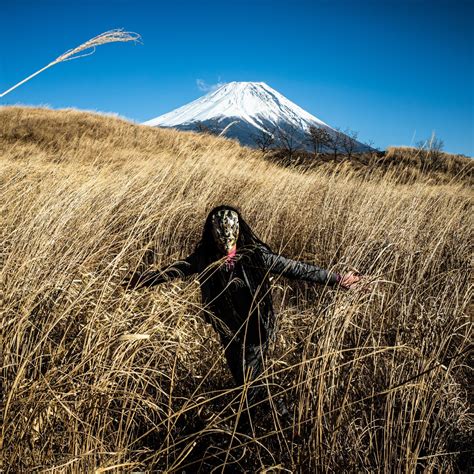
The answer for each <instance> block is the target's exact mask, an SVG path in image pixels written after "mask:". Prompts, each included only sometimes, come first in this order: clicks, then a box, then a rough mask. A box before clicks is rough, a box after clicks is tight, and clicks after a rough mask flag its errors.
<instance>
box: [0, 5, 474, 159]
mask: <svg viewBox="0 0 474 474" xmlns="http://www.w3.org/2000/svg"><path fill="white" fill-rule="evenodd" d="M0 3H1V8H0V25H1V28H0V32H1V33H0V34H1V36H2V37H1V41H0V89H1V91H2V92H3V91H4V90H5V89H7V88H8V87H9V86H11V85H13V84H14V83H15V82H17V81H19V80H21V79H23V78H24V77H25V76H27V75H29V74H30V73H32V72H34V71H35V70H37V69H39V68H40V67H42V66H44V65H46V64H47V63H48V62H50V61H51V60H53V59H55V58H56V57H57V56H59V55H60V54H61V53H63V52H64V51H66V50H68V49H70V48H73V47H75V46H77V45H79V44H80V43H82V42H84V41H86V40H88V39H89V38H91V37H93V36H95V35H97V34H99V33H101V32H104V31H106V30H108V29H112V28H119V27H123V28H125V29H127V30H130V31H136V32H138V33H140V34H141V35H142V38H143V45H136V46H134V45H133V44H130V43H128V44H110V45H105V46H101V47H100V48H98V50H97V52H96V53H95V54H94V55H92V56H90V57H87V58H83V59H79V60H77V61H70V62H67V63H63V64H59V65H57V66H55V67H53V68H52V69H49V70H48V71H46V72H44V73H43V74H41V75H39V76H38V77H36V78H35V79H33V80H32V81H30V82H29V83H27V84H25V85H24V86H22V87H21V88H19V89H17V90H16V91H15V92H13V93H11V94H9V95H7V96H5V97H4V98H3V99H0V104H16V103H22V104H32V105H40V104H44V105H49V106H51V107H54V108H62V107H77V108H81V109H93V110H100V111H109V112H116V113H118V114H120V115H123V116H126V117H128V118H130V119H133V120H136V121H139V122H140V121H144V120H148V119H150V118H153V117H156V116H157V115H161V114H163V113H165V112H168V111H170V110H172V109H174V108H176V107H178V106H181V105H183V104H185V103H187V102H189V101H191V100H193V99H196V98H197V97H199V96H200V95H203V94H204V92H203V91H202V90H200V88H199V87H198V84H197V81H198V80H202V81H205V82H206V83H207V84H209V85H212V84H215V83H217V82H230V81H264V82H266V83H267V84H269V85H270V86H271V87H273V88H275V89H277V90H278V91H279V92H281V93H282V94H283V95H285V96H286V97H288V98H289V99H290V100H292V101H294V102H296V103H297V104H298V105H300V106H302V107H303V108H305V109H306V110H308V111H309V112H311V113H313V114H314V115H316V116H317V117H319V118H320V119H322V120H324V121H325V122H327V123H329V124H330V125H332V126H339V127H341V128H346V127H349V128H351V129H353V130H357V131H359V137H360V138H361V139H362V140H364V141H368V140H373V141H374V143H375V145H377V146H379V147H381V148H385V147H387V146H389V145H410V144H413V143H414V142H416V141H418V140H420V139H422V138H426V137H429V136H430V135H431V133H432V131H435V133H436V135H437V136H439V137H440V138H441V139H443V140H444V142H445V149H446V150H447V151H450V152H454V153H464V154H467V155H470V156H474V139H473V135H474V132H473V130H474V118H473V115H474V111H473V95H474V92H473V89H474V72H473V68H474V66H473V64H474V58H473V45H474V37H473V28H472V21H473V18H474V1H456V0H451V1H441V0H429V1H428V0H424V1H421V0H420V1H416V0H411V1H407V0H404V1H403V0H401V1H395V0H389V1H384V0H378V1H375V0H374V1H359V0H354V1H350V0H347V1H316V0H313V1H303V0H301V1H295V0H293V1H290V0H287V1H285V2H284V1H278V0H273V1H270V0H268V1H264V0H255V1H242V0H234V1H227V2H225V1H224V0H221V1H205V0H200V1H181V2H179V1H174V2H173V1H168V2H160V1H154V2H152V1H140V0H136V1H133V2H132V1H129V0H115V1H105V0H103V1H92V0H80V1H77V2H73V1H67V0H64V1H60V0H56V1H54V0H41V1H40V0H34V1H25V0H1V2H0Z"/></svg>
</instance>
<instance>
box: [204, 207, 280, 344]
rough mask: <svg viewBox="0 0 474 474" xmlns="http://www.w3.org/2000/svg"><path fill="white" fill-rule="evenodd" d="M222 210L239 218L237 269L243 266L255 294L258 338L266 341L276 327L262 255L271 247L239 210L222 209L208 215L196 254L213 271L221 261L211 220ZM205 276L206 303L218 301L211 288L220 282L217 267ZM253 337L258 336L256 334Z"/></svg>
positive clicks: (216, 208) (266, 270) (233, 208)
mask: <svg viewBox="0 0 474 474" xmlns="http://www.w3.org/2000/svg"><path fill="white" fill-rule="evenodd" d="M221 210H230V211H234V212H235V213H237V215H238V218H239V236H238V238H237V255H240V258H239V259H238V262H239V263H238V265H242V266H243V267H244V268H245V278H246V280H247V282H248V284H249V286H250V288H251V289H252V292H253V303H252V304H255V305H256V308H258V311H257V312H258V314H259V316H258V318H259V325H260V329H259V334H260V335H262V337H263V339H266V337H267V336H263V335H264V334H267V332H268V331H271V326H273V317H272V314H273V304H272V297H271V292H270V281H269V278H268V269H267V268H266V265H265V262H264V255H263V252H265V251H267V252H271V249H270V247H269V246H268V245H267V244H265V243H264V242H262V241H261V240H260V239H259V238H258V237H257V236H256V235H255V233H254V232H253V230H252V229H251V227H250V226H249V225H248V224H247V222H246V221H245V219H244V218H243V217H242V215H241V214H240V211H239V210H238V209H236V208H235V207H232V206H228V205H221V206H217V207H214V208H213V209H211V211H210V212H209V214H208V215H207V218H206V221H205V223H204V228H203V231H202V237H201V240H200V242H199V243H198V244H197V247H196V253H199V254H200V255H201V256H202V257H203V258H204V260H205V264H206V266H207V267H208V268H209V269H210V268H212V267H213V265H212V264H213V263H215V262H216V261H218V260H219V259H222V254H221V253H220V252H219V250H218V248H217V245H216V243H215V240H214V237H213V235H212V217H213V215H214V214H215V213H216V212H218V211H221ZM204 273H206V272H204ZM203 276H204V278H203V279H202V282H201V291H202V294H203V301H205V302H206V301H207V300H208V298H209V299H212V298H215V296H213V295H215V291H214V290H213V289H212V287H213V286H214V284H215V279H219V278H220V276H219V272H218V271H216V267H214V271H212V270H211V271H210V273H207V274H205V275H203ZM252 337H257V336H256V335H255V334H254V335H253V336H252ZM259 337H260V336H259Z"/></svg>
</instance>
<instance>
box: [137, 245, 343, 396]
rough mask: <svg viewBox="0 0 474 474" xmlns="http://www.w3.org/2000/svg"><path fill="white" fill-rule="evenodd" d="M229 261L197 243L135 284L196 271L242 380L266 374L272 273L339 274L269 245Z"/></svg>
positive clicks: (330, 278)
mask: <svg viewBox="0 0 474 474" xmlns="http://www.w3.org/2000/svg"><path fill="white" fill-rule="evenodd" d="M256 257H258V258H256ZM225 260H226V258H225V257H220V256H219V255H217V254H216V255H215V256H214V258H210V257H209V255H208V254H206V252H205V251H203V250H202V248H201V247H199V246H198V247H197V249H196V250H195V251H194V252H193V253H192V254H191V255H190V256H189V257H187V258H186V259H185V260H182V261H178V262H175V263H173V264H171V265H168V266H166V267H165V268H163V269H161V270H159V271H148V272H145V273H144V274H142V275H138V276H134V277H133V278H132V279H131V280H130V286H132V287H135V288H139V287H143V286H147V287H150V286H154V285H157V284H159V283H162V282H165V281H168V280H171V279H173V278H179V277H185V276H188V275H191V274H194V273H197V274H198V279H199V283H200V285H201V295H202V303H203V306H204V310H205V315H206V320H207V322H210V323H211V324H212V325H213V327H214V328H215V329H216V331H217V332H218V333H219V335H220V338H221V342H222V344H223V345H224V347H225V354H226V358H227V362H228V365H229V368H230V370H231V372H232V375H233V377H234V380H235V381H236V382H237V383H238V384H242V383H243V382H244V379H245V377H247V379H249V380H254V379H255V378H256V377H257V376H258V375H259V374H260V373H261V371H262V369H263V359H264V355H265V352H266V349H267V347H268V343H269V341H270V339H271V337H272V335H273V328H274V319H275V315H274V310H273V304H272V298H271V293H270V283H269V279H268V274H269V273H274V274H278V275H282V276H284V277H287V278H292V279H299V280H306V281H311V282H314V283H320V284H328V285H330V286H333V285H336V284H337V283H338V281H339V275H338V274H335V273H329V272H327V271H326V270H323V269H321V268H319V267H317V266H314V265H311V264H308V263H303V262H298V261H295V260H291V259H289V258H285V257H283V256H281V255H277V254H274V253H273V252H271V251H270V250H269V248H268V247H266V246H265V245H264V244H256V245H254V246H253V247H252V248H249V249H245V248H244V249H239V250H238V251H237V254H236V256H235V260H234V261H232V262H231V265H228V263H226V262H225ZM255 262H261V263H255ZM256 265H258V266H259V268H257V267H256ZM245 372H247V374H246V375H245ZM252 398H253V397H252Z"/></svg>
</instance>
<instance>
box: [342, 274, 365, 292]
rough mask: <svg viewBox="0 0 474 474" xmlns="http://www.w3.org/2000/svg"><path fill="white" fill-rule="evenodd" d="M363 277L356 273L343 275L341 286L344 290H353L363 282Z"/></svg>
mask: <svg viewBox="0 0 474 474" xmlns="http://www.w3.org/2000/svg"><path fill="white" fill-rule="evenodd" d="M362 278H363V277H362V276H361V275H359V274H357V273H355V272H349V273H346V274H345V275H342V278H341V281H340V282H339V286H340V287H342V288H344V289H345V290H351V289H353V288H354V286H355V285H356V284H357V283H359V282H360V281H361V280H362Z"/></svg>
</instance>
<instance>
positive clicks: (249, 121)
mask: <svg viewBox="0 0 474 474" xmlns="http://www.w3.org/2000/svg"><path fill="white" fill-rule="evenodd" d="M144 125H149V126H152V127H173V128H178V129H180V130H203V129H212V130H216V129H218V130H220V131H222V130H224V129H225V128H226V127H228V128H227V130H225V133H224V134H225V136H227V137H229V138H236V139H237V140H239V141H240V142H241V143H242V144H243V145H249V146H255V145H256V140H257V139H258V137H262V136H265V135H273V136H275V142H276V144H278V136H277V135H279V133H278V132H280V134H281V133H285V134H286V135H287V136H288V135H289V134H291V139H292V141H293V142H294V143H299V144H300V147H301V148H308V145H307V144H306V143H305V142H306V136H307V132H308V130H309V127H310V126H316V127H318V128H322V129H324V130H326V131H327V132H328V133H329V135H332V136H334V135H336V134H337V133H338V132H336V130H334V129H333V128H331V127H330V126H329V125H327V124H326V123H324V122H323V121H322V120H320V119H318V118H317V117H315V116H314V115H311V114H310V113H309V112H306V110H304V109H302V108H301V107H299V106H298V105H296V104H295V103H294V102H291V100H288V99H287V98H286V97H285V96H283V95H282V94H280V93H279V92H277V91H276V90H275V89H272V88H271V87H270V86H268V85H267V84H265V83H264V82H229V83H227V84H224V85H223V86H221V87H219V88H218V89H217V90H215V91H213V92H210V93H208V94H206V95H204V96H203V97H200V98H199V99H196V100H194V101H193V102H190V103H189V104H187V105H183V106H182V107H179V108H178V109H175V110H173V111H171V112H168V113H167V114H164V115H161V116H159V117H156V118H154V119H152V120H149V121H147V122H144ZM356 148H357V149H362V148H364V149H366V148H367V147H365V146H364V145H362V144H360V143H358V142H357V146H356Z"/></svg>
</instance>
